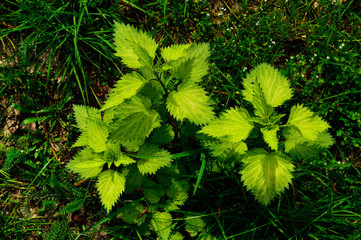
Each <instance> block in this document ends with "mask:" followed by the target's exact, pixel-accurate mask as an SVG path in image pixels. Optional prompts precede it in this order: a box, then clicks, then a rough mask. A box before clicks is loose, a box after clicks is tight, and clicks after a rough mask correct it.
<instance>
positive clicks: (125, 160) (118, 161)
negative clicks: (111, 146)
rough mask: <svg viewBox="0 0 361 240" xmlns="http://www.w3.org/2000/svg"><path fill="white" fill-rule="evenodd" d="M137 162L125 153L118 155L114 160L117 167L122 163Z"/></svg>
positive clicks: (124, 164)
mask: <svg viewBox="0 0 361 240" xmlns="http://www.w3.org/2000/svg"><path fill="white" fill-rule="evenodd" d="M132 163H135V160H134V159H133V158H131V157H129V156H127V155H125V154H124V153H122V152H121V153H120V154H119V155H118V157H117V159H116V160H115V161H114V165H115V166H116V167H119V166H120V164H122V165H123V166H126V165H129V164H132Z"/></svg>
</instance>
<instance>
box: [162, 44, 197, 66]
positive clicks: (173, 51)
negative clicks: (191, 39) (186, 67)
mask: <svg viewBox="0 0 361 240" xmlns="http://www.w3.org/2000/svg"><path fill="white" fill-rule="evenodd" d="M190 46H191V44H181V45H172V46H169V47H166V48H163V49H162V50H161V55H162V57H163V58H164V60H166V61H167V62H169V61H174V60H178V59H179V58H182V57H185V56H187V53H186V51H185V50H186V49H187V48H189V47H190Z"/></svg>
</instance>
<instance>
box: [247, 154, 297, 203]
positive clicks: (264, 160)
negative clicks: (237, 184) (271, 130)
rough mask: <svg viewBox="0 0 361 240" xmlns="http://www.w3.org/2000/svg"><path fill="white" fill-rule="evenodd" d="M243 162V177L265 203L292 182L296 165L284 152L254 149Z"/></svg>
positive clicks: (257, 196) (260, 200) (248, 186)
mask: <svg viewBox="0 0 361 240" xmlns="http://www.w3.org/2000/svg"><path fill="white" fill-rule="evenodd" d="M243 162H244V164H245V168H244V169H243V170H241V171H240V173H241V174H242V177H241V179H242V181H243V182H244V185H245V186H246V187H247V189H248V190H250V191H251V192H252V193H253V194H254V195H255V197H256V199H257V200H258V201H259V202H261V203H262V204H264V205H268V204H269V203H270V202H271V201H272V199H273V198H274V197H275V196H276V195H277V194H279V193H281V192H282V191H283V190H284V189H285V188H287V187H288V186H289V184H290V183H291V182H292V174H291V172H292V170H293V168H294V166H293V164H292V163H291V162H290V161H289V159H288V157H287V156H286V155H284V154H282V153H279V152H272V153H267V152H266V151H265V150H263V149H262V150H254V151H251V152H248V153H247V154H246V156H245V157H244V159H243Z"/></svg>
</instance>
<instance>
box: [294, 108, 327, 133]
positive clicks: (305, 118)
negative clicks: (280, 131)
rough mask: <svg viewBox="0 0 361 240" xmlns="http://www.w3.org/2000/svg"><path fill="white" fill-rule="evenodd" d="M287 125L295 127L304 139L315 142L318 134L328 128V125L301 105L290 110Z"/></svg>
mask: <svg viewBox="0 0 361 240" xmlns="http://www.w3.org/2000/svg"><path fill="white" fill-rule="evenodd" d="M287 124H289V125H292V126H295V127H296V128H297V129H298V130H299V131H300V132H301V134H302V136H303V137H304V138H307V139H310V140H315V139H317V136H318V135H319V133H322V132H324V131H325V130H326V129H328V128H330V125H329V124H328V123H327V122H326V121H324V120H322V119H321V118H320V117H319V116H317V115H315V114H314V113H313V112H312V111H310V110H308V109H307V108H306V107H303V106H302V105H296V106H293V107H292V108H291V112H290V117H289V119H288V122H287Z"/></svg>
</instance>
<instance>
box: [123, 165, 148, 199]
mask: <svg viewBox="0 0 361 240" xmlns="http://www.w3.org/2000/svg"><path fill="white" fill-rule="evenodd" d="M124 172H126V173H127V175H126V176H125V177H126V179H127V185H126V188H125V192H126V193H132V192H134V190H136V189H138V188H140V187H141V185H142V184H143V181H144V178H145V177H144V176H143V175H142V174H141V173H140V172H139V170H138V168H137V166H136V165H135V164H132V165H129V166H127V167H126V170H125V171H124Z"/></svg>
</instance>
